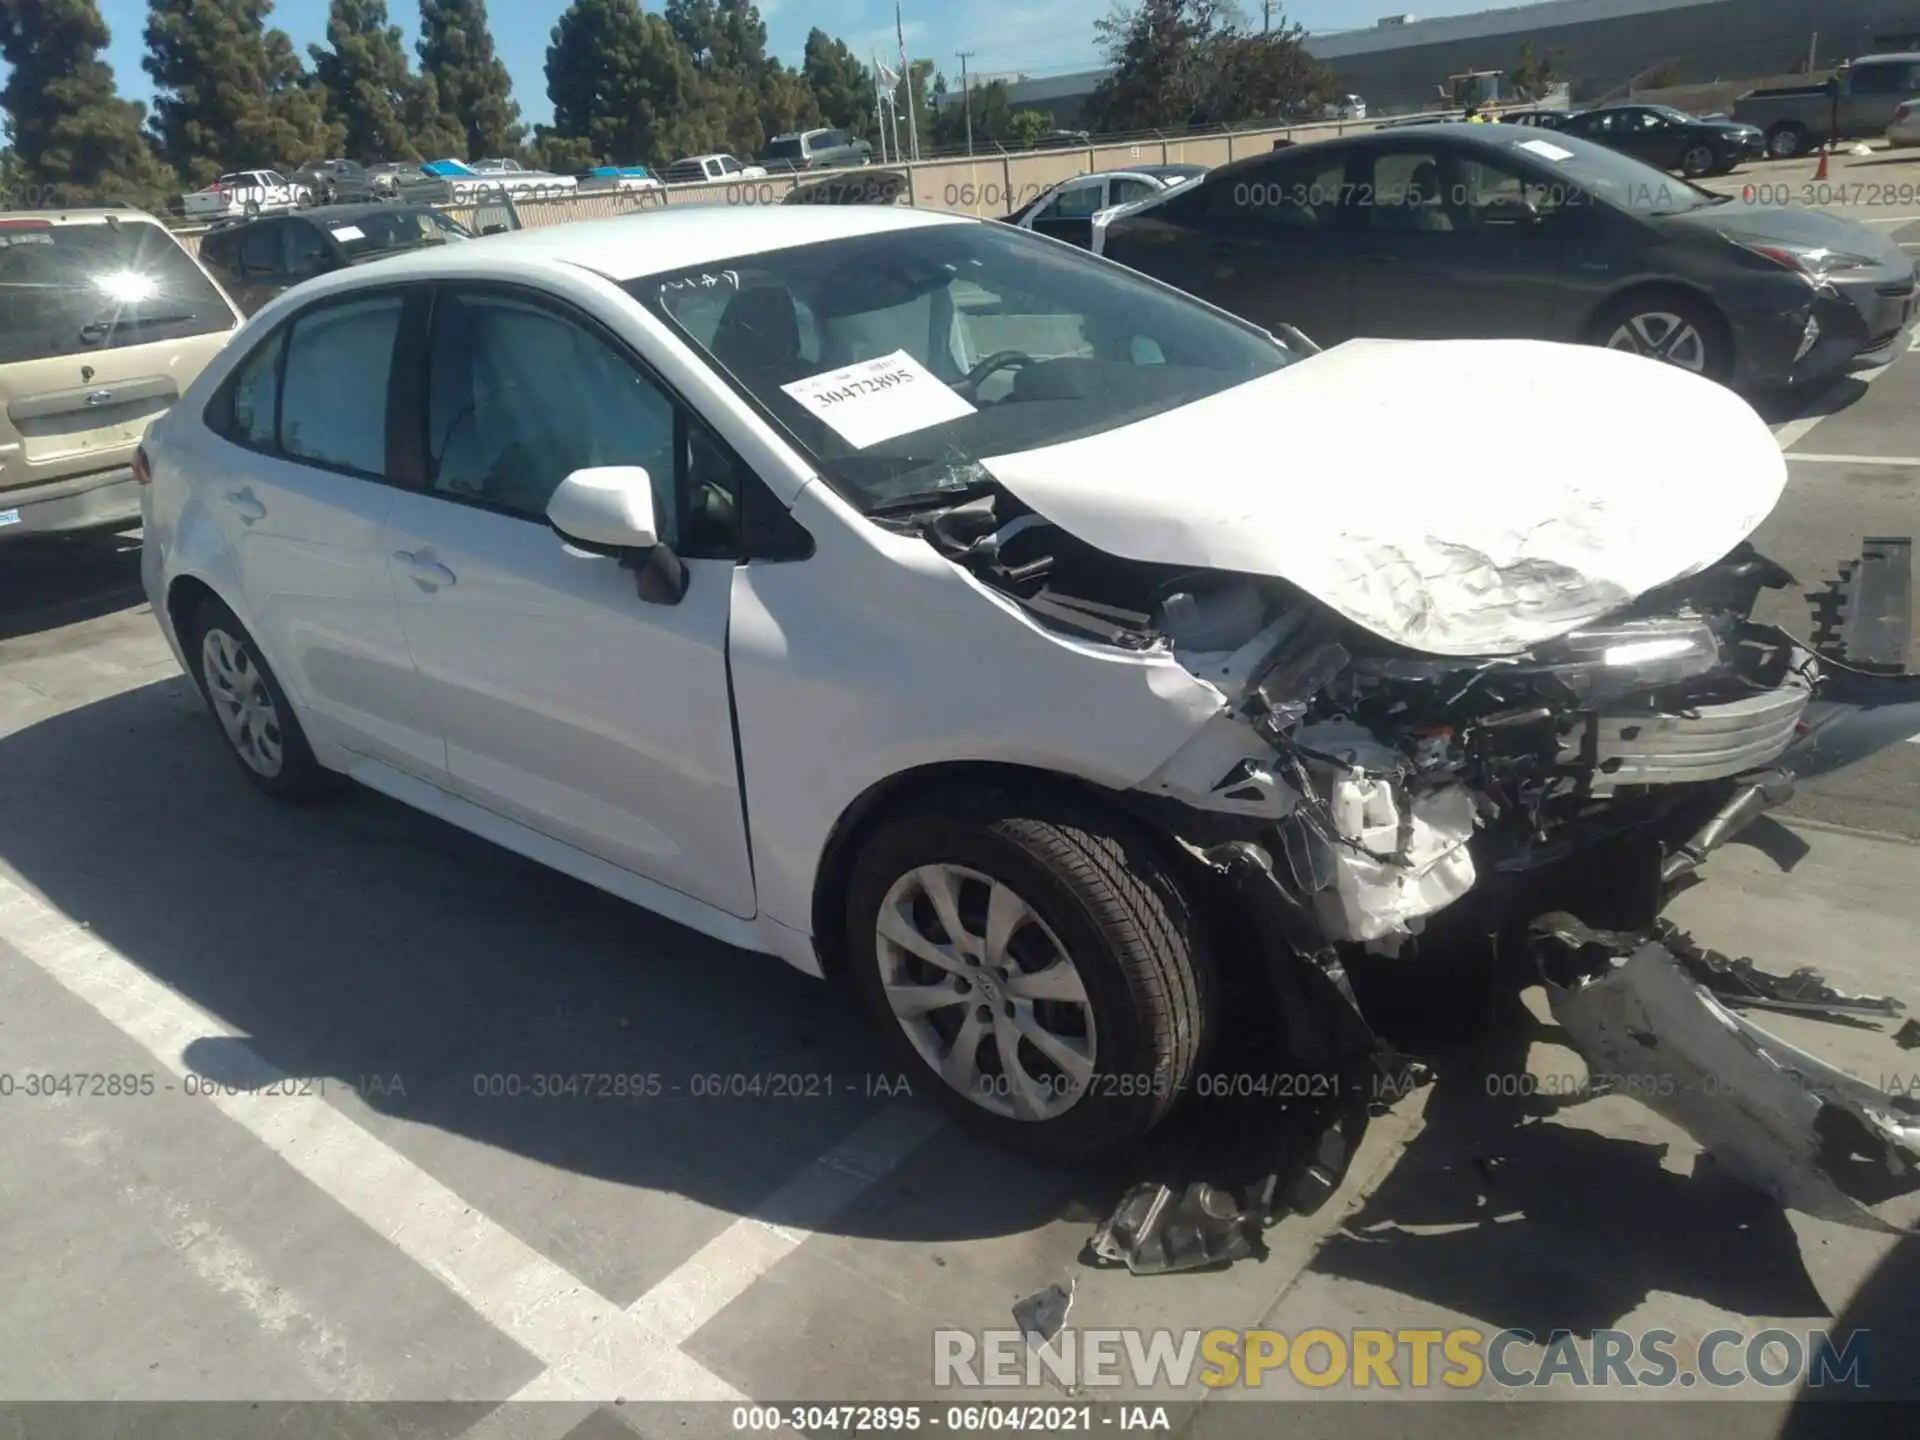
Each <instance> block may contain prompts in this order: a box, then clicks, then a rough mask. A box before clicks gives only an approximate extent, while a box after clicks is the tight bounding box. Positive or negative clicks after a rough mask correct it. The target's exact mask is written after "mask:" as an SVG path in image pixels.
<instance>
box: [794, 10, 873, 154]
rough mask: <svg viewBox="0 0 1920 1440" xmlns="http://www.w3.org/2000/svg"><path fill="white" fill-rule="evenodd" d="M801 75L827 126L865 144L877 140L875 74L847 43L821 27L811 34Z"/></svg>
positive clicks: (808, 37)
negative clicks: (864, 141) (850, 134)
mask: <svg viewBox="0 0 1920 1440" xmlns="http://www.w3.org/2000/svg"><path fill="white" fill-rule="evenodd" d="M800 74H801V76H802V78H804V79H805V81H806V83H807V88H808V89H809V90H811V91H812V92H813V98H814V100H815V102H816V103H817V104H818V105H819V108H820V118H821V120H822V122H823V123H825V124H828V125H832V126H835V127H837V128H839V129H842V130H849V131H851V132H853V133H854V134H855V135H858V136H859V137H860V138H861V139H863V140H868V141H871V140H873V139H874V138H875V137H874V123H873V72H872V71H870V70H868V69H867V67H866V66H865V65H862V64H861V63H860V61H859V58H858V57H857V56H855V55H854V53H853V51H851V50H849V49H848V48H847V44H846V42H845V41H844V40H836V39H834V38H833V37H832V36H830V35H828V34H827V32H826V31H824V30H822V29H820V28H819V27H818V26H816V27H815V28H813V29H812V30H809V31H808V32H807V46H806V52H805V58H804V59H803V60H802V62H801V66H800Z"/></svg>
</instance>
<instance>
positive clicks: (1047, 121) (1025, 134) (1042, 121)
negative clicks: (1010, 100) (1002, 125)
mask: <svg viewBox="0 0 1920 1440" xmlns="http://www.w3.org/2000/svg"><path fill="white" fill-rule="evenodd" d="M1052 130H1053V117H1052V116H1051V115H1049V114H1047V112H1046V111H1044V110H1016V111H1014V112H1013V114H1012V115H1011V116H1009V117H1008V119H1007V139H1006V144H1007V147H1008V148H1009V149H1011V150H1031V149H1032V148H1033V147H1034V146H1036V145H1038V144H1039V143H1040V142H1041V141H1042V140H1044V139H1045V138H1046V137H1047V135H1048V134H1049V133H1050V132H1051V131H1052Z"/></svg>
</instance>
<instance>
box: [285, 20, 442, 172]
mask: <svg viewBox="0 0 1920 1440" xmlns="http://www.w3.org/2000/svg"><path fill="white" fill-rule="evenodd" d="M308 54H310V55H311V56H312V57H313V73H314V78H315V79H316V80H318V81H319V82H320V84H321V85H322V86H324V87H325V89H326V96H327V119H328V120H329V121H330V122H332V123H334V124H336V125H338V126H339V127H340V130H341V133H342V135H343V137H344V139H343V142H342V143H343V146H344V149H345V153H346V154H348V155H350V156H353V157H354V158H356V159H360V160H365V161H380V160H419V159H423V158H428V157H424V156H422V155H421V153H420V152H419V150H418V149H416V148H415V146H414V143H413V137H412V135H411V134H410V133H409V131H408V128H407V120H408V116H409V108H410V107H412V108H414V109H415V111H416V112H417V109H418V101H417V100H416V97H415V92H416V90H417V89H418V82H417V81H416V80H415V79H414V77H413V75H412V74H411V73H410V72H409V71H408V69H407V51H406V46H405V45H404V44H403V43H402V40H401V36H400V27H399V26H398V25H394V24H391V23H389V22H388V19H387V5H386V0H333V7H332V9H331V11H330V12H329V13H328V16H327V44H326V46H325V47H323V46H319V45H311V46H309V47H308Z"/></svg>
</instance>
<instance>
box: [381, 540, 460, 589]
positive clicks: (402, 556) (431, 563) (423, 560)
mask: <svg viewBox="0 0 1920 1440" xmlns="http://www.w3.org/2000/svg"><path fill="white" fill-rule="evenodd" d="M393 558H394V559H396V560H398V561H399V562H400V564H401V565H402V566H404V567H405V569H406V572H407V578H408V579H410V580H412V581H413V583H414V584H416V585H418V586H419V587H420V588H421V589H422V590H425V591H427V592H428V593H429V594H431V593H432V592H433V591H435V590H438V589H439V588H440V587H441V586H443V585H451V584H453V583H454V581H455V580H456V579H458V577H457V576H456V575H455V574H454V573H453V571H451V570H449V569H448V568H447V567H446V566H444V565H442V564H441V563H440V562H439V561H438V560H435V559H434V558H433V554H432V552H431V551H426V550H422V551H420V552H419V553H418V554H416V553H414V552H413V551H411V550H396V551H394V552H393Z"/></svg>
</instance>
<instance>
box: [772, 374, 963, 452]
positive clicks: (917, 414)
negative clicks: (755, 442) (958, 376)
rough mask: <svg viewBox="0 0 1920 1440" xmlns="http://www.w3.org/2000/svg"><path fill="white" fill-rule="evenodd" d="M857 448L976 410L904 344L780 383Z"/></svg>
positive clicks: (863, 447) (925, 427) (922, 428)
mask: <svg viewBox="0 0 1920 1440" xmlns="http://www.w3.org/2000/svg"><path fill="white" fill-rule="evenodd" d="M780 388H781V389H782V390H783V391H785V392H786V393H787V394H788V395H791V396H792V397H793V398H794V399H795V400H797V401H799V402H800V403H801V404H802V405H804V406H805V407H806V408H807V409H808V410H809V411H811V412H812V413H813V414H815V415H817V416H819V417H820V419H821V420H823V421H824V422H825V423H826V424H827V426H828V427H829V428H830V429H832V430H833V432H834V433H835V434H837V435H839V436H840V437H841V438H842V439H843V440H845V441H846V442H847V443H848V444H850V445H851V446H853V448H854V449H856V450H865V449H866V448H867V447H868V446H870V445H878V444H879V443H880V442H881V441H882V440H891V439H893V438H894V437H895V436H897V435H910V434H912V433H913V432H914V431H916V430H926V429H929V428H930V427H932V426H935V425H940V424H944V423H945V422H946V421H948V420H958V419H959V418H960V417H961V416H963V415H971V414H973V413H974V408H973V406H972V405H970V404H968V403H967V402H966V401H965V400H964V399H962V398H961V397H960V396H959V395H956V394H955V393H954V392H953V391H952V390H951V389H950V388H948V386H947V385H946V383H945V382H944V381H942V380H941V379H940V377H939V376H937V375H935V374H934V373H933V372H932V371H931V370H929V369H927V367H926V366H924V365H922V364H921V363H920V362H919V361H917V360H915V359H914V358H913V357H912V356H911V355H909V354H907V352H906V351H904V350H896V351H894V352H893V353H892V354H891V355H882V356H880V357H879V358H878V359H876V360H862V361H861V362H860V363H859V364H857V365H848V366H846V367H844V368H843V369H839V370H829V371H826V372H825V373H824V374H820V375H810V376H808V377H807V378H806V379H805V380H796V381H794V382H793V383H792V384H791V385H782V386H781V387H780Z"/></svg>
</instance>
